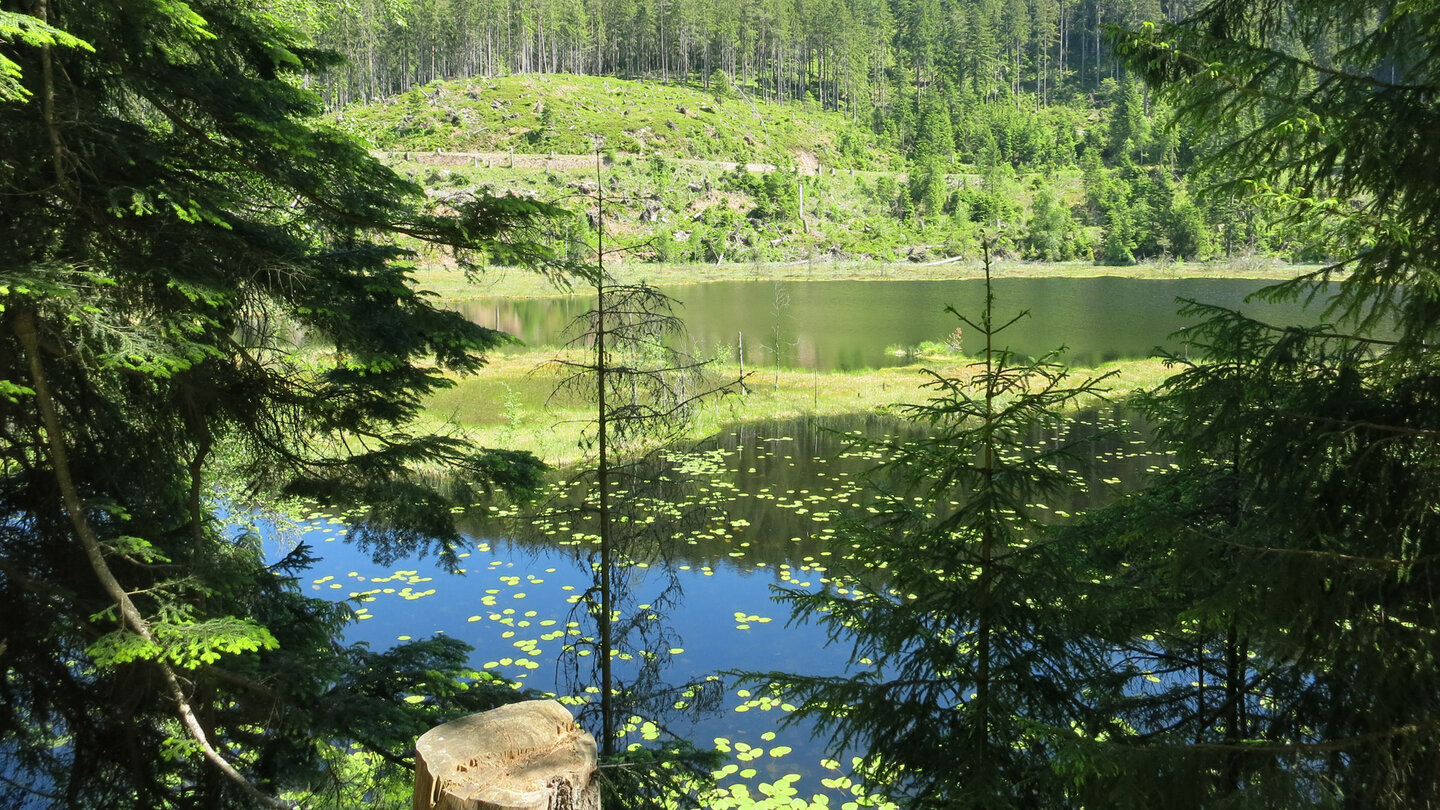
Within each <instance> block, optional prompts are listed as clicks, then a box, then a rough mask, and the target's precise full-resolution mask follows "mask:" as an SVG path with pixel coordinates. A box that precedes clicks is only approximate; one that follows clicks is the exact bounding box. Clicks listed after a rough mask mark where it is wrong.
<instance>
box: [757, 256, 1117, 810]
mask: <svg viewBox="0 0 1440 810" xmlns="http://www.w3.org/2000/svg"><path fill="white" fill-rule="evenodd" d="M987 264H988V261H987ZM951 311H952V312H955V311H954V310H951ZM955 314H956V315H957V317H958V318H959V319H960V320H961V322H963V323H964V324H965V325H966V326H967V327H969V328H970V329H971V330H972V334H977V335H978V336H979V337H981V338H982V339H983V340H984V351H983V354H981V355H980V356H979V359H978V360H977V361H976V363H975V364H974V366H973V367H972V368H971V371H972V372H973V373H972V374H968V375H965V376H962V377H959V378H949V377H945V376H943V375H940V374H937V373H934V372H926V373H927V374H928V375H929V376H930V378H931V379H930V382H929V388H930V389H932V390H933V391H934V396H933V397H931V399H930V400H928V401H927V402H925V403H922V404H917V405H911V406H907V407H906V408H905V409H904V410H905V413H906V415H907V417H908V418H909V419H911V420H913V421H915V422H916V423H918V424H921V425H924V426H925V427H927V428H928V433H927V434H926V435H925V436H924V437H923V438H920V439H917V440H914V441H912V442H909V443H905V444H900V445H897V446H893V447H890V448H888V450H889V452H891V453H892V454H893V455H892V457H891V459H890V460H889V461H887V462H886V463H885V464H884V465H883V467H882V468H881V471H882V472H884V473H886V474H888V475H889V476H893V477H894V480H896V481H898V482H900V483H899V485H898V486H897V487H893V488H888V489H887V491H886V492H885V500H886V502H887V506H888V508H887V509H884V510H882V511H883V512H884V513H885V514H884V516H883V518H881V519H879V520H876V521H874V522H871V523H869V524H865V525H858V526H855V527H853V528H852V529H851V536H850V538H849V539H851V540H852V541H854V542H852V543H850V544H847V545H850V546H852V547H854V548H857V549H858V550H857V551H854V552H852V553H851V554H850V555H849V556H848V557H847V558H846V559H845V561H844V563H843V567H844V569H845V570H846V571H847V572H849V573H851V574H852V575H854V576H855V577H856V578H857V579H858V581H860V582H862V583H868V584H867V585H865V586H863V587H860V588H859V590H858V592H857V593H855V594H854V595H853V596H849V597H847V596H842V595H839V594H837V593H836V592H835V591H834V590H832V589H829V588H827V589H825V590H821V591H818V592H804V591H794V590H791V591H785V592H783V593H782V595H781V598H782V599H783V600H784V601H787V602H789V603H790V604H791V607H792V610H793V613H794V619H795V620H796V621H808V620H815V621H818V622H820V623H821V624H822V625H824V626H825V627H826V628H827V630H828V632H829V635H830V639H831V641H832V642H834V643H849V644H851V645H852V653H851V658H852V661H853V662H854V667H855V671H854V672H853V673H852V674H847V675H844V676H833V677H815V676H805V675H795V674H778V673H769V674H766V675H764V676H756V677H757V678H759V679H761V680H767V681H769V682H770V683H772V684H776V685H779V686H780V687H781V688H783V689H784V690H785V691H786V692H787V693H788V694H789V696H790V698H789V699H790V700H791V701H792V702H794V703H796V704H797V705H798V707H799V708H798V711H797V712H796V713H795V715H794V716H795V717H803V718H808V719H810V720H813V721H814V722H815V723H816V724H817V727H818V728H819V729H820V730H821V731H822V732H823V733H829V734H830V735H831V745H832V748H833V749H834V750H846V751H848V750H856V751H862V752H865V754H864V757H863V760H862V762H861V764H860V765H859V772H860V773H861V775H863V776H864V778H865V779H866V780H867V781H869V782H871V784H872V785H873V786H874V787H875V788H876V789H878V790H880V791H882V792H883V793H885V794H887V795H889V796H890V797H891V798H893V799H895V800H896V801H898V802H900V803H902V804H903V805H905V806H910V807H991V808H994V807H1049V806H1056V805H1058V804H1060V803H1062V802H1063V799H1064V784H1063V783H1062V782H1061V780H1059V779H1057V778H1056V776H1055V773H1054V771H1053V770H1052V768H1051V766H1050V760H1051V759H1052V758H1053V757H1054V756H1055V754H1056V751H1057V740H1062V739H1063V738H1065V737H1068V736H1071V735H1072V734H1073V733H1074V732H1073V731H1072V728H1073V727H1075V726H1077V725H1080V724H1087V725H1088V724H1092V723H1094V722H1096V721H1095V720H1094V717H1095V714H1094V712H1092V711H1091V710H1090V706H1091V704H1093V703H1095V702H1098V701H1101V700H1103V698H1104V695H1105V688H1104V682H1105V672H1104V667H1103V661H1104V660H1105V656H1104V654H1103V650H1102V649H1100V648H1098V647H1097V646H1096V645H1095V644H1094V643H1093V642H1091V641H1089V640H1087V639H1093V638H1094V636H1093V635H1086V634H1083V633H1078V632H1073V631H1070V630H1067V628H1073V627H1076V626H1080V625H1083V623H1084V622H1086V621H1087V619H1086V616H1087V614H1088V611H1087V609H1086V605H1085V601H1086V595H1085V591H1084V587H1088V582H1089V578H1088V577H1085V576H1083V573H1082V569H1081V568H1080V567H1079V566H1082V565H1083V564H1084V563H1083V556H1081V555H1079V554H1078V553H1076V549H1074V548H1071V547H1069V546H1067V545H1065V544H1062V543H1056V542H1052V541H1051V540H1050V538H1049V537H1048V535H1047V532H1046V528H1045V524H1044V521H1043V520H1042V518H1041V515H1040V512H1039V510H1037V509H1036V508H1035V506H1034V504H1035V503H1036V502H1037V501H1038V500H1041V499H1043V498H1047V497H1051V496H1054V495H1057V494H1060V493H1061V492H1064V491H1067V490H1073V489H1074V488H1076V487H1077V486H1078V482H1077V480H1076V479H1075V477H1074V476H1073V475H1071V474H1070V473H1068V472H1067V471H1066V466H1065V465H1066V463H1067V462H1068V461H1070V460H1073V452H1074V450H1075V447H1074V446H1073V445H1072V444H1071V443H1070V442H1068V441H1064V440H1062V441H1052V442H1046V443H1043V444H1041V445H1040V446H1038V447H1037V442H1036V439H1037V437H1039V436H1046V435H1051V436H1053V435H1055V434H1054V432H1055V431H1057V430H1058V429H1059V428H1060V423H1061V417H1060V415H1059V412H1060V410H1061V409H1063V408H1065V407H1066V406H1068V405H1070V404H1071V403H1073V402H1074V401H1075V400H1076V399H1078V398H1084V397H1090V396H1094V395H1096V394H1098V393H1100V391H1101V388H1100V386H1101V384H1102V380H1103V378H1100V379H1087V380H1082V381H1078V382H1077V381H1074V380H1072V379H1071V378H1070V375H1069V374H1068V373H1067V372H1066V371H1065V369H1064V368H1063V367H1062V366H1060V365H1058V364H1056V363H1055V362H1054V359H1053V357H1049V356H1047V357H1043V358H1040V359H1036V360H1032V359H1026V358H1019V357H1017V356H1015V355H1014V354H1012V353H1011V352H1010V351H1008V350H1007V349H1004V348H1001V347H999V346H998V345H997V344H996V342H995V341H996V338H997V337H998V336H999V335H1000V334H1001V333H1002V332H1003V330H1004V329H1005V328H1006V327H1008V326H1010V325H1011V324H1013V323H1015V321H1016V320H1018V319H1019V318H1020V317H1024V313H1022V314H1021V315H1020V316H1016V318H1015V319H1012V320H1010V321H1007V322H1004V323H997V322H996V321H995V320H994V296H993V294H992V293H990V292H989V291H988V287H987V296H986V303H985V306H984V309H983V311H982V313H981V314H980V315H979V316H978V318H976V319H973V320H972V319H971V318H968V317H966V316H964V315H961V314H959V313H958V312H956V313H955ZM1080 583H1086V585H1084V586H1082V585H1080ZM1094 731H1096V732H1098V731H1099V729H1094Z"/></svg>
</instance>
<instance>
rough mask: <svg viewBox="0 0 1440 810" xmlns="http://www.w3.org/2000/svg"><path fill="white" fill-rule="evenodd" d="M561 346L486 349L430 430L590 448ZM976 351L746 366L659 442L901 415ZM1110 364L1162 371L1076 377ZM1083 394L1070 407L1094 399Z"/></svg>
mask: <svg viewBox="0 0 1440 810" xmlns="http://www.w3.org/2000/svg"><path fill="white" fill-rule="evenodd" d="M564 355H565V352H564V351H561V350H555V349H551V348H537V349H533V350H527V351H523V352H503V353H498V354H496V355H494V356H493V357H492V358H491V360H490V362H489V364H488V365H487V366H486V367H485V368H483V369H481V370H479V371H478V372H476V373H474V374H471V375H467V376H466V377H464V378H463V379H457V380H456V381H455V385H454V387H452V388H449V389H447V390H445V391H443V392H441V393H438V394H436V395H434V396H432V397H430V398H429V399H428V400H427V401H426V403H425V412H424V413H425V418H426V419H427V420H429V421H431V422H432V423H433V424H434V425H435V430H436V431H437V432H448V431H450V430H453V429H455V428H459V429H461V430H462V431H464V432H465V434H466V435H468V436H470V437H471V438H473V439H474V440H475V441H476V442H477V443H478V444H479V445H481V446H482V447H506V448H510V449H514V450H523V451H526V452H531V453H534V454H535V455H536V456H538V457H539V458H540V459H541V460H542V461H544V462H545V463H547V464H551V465H554V466H557V467H566V466H570V465H573V464H576V463H579V462H581V461H582V460H584V458H585V457H586V455H587V453H588V452H589V451H588V450H587V449H586V446H585V444H584V441H583V439H584V434H585V432H586V430H587V429H589V427H590V425H591V422H592V421H593V418H594V404H593V403H590V402H587V401H585V400H584V399H583V398H576V397H573V396H571V397H568V398H567V397H565V396H556V394H555V392H556V386H557V384H558V382H559V380H560V378H561V376H562V374H563V369H562V368H560V367H559V366H556V365H555V363H554V361H555V360H556V359H557V357H563V356H564ZM976 362H977V359H976V358H975V357H965V356H961V355H957V354H955V353H953V352H950V353H943V354H934V355H927V356H926V357H925V358H924V359H923V362H917V363H913V364H910V365H904V366H892V367H888V368H883V369H869V370H864V371H844V372H837V371H832V372H816V371H811V370H807V369H803V368H770V367H765V366H758V367H757V366H752V365H747V366H746V368H745V370H746V372H747V375H748V376H747V377H746V380H747V388H748V393H729V394H726V395H724V396H722V397H715V398H712V399H711V400H708V401H706V402H704V403H702V404H699V405H697V406H696V407H695V409H694V410H693V412H692V414H691V416H690V418H689V420H688V421H687V423H686V425H685V428H684V430H683V431H682V432H680V433H678V434H668V435H666V436H665V437H664V438H665V440H667V441H669V440H674V441H697V440H700V439H703V438H705V437H707V436H710V435H713V434H714V433H716V432H718V431H720V430H721V429H723V428H726V427H730V426H732V425H734V424H736V423H745V422H761V421H778V420H788V419H796V418H803V417H812V416H813V417H826V416H840V415H845V414H852V413H878V414H887V415H891V416H893V417H895V418H896V419H900V418H901V416H900V414H899V411H898V410H897V406H899V405H901V404H904V403H914V402H922V401H924V400H925V398H926V396H927V392H926V390H925V388H924V383H925V381H926V379H927V378H926V377H925V376H924V375H923V374H922V373H921V372H922V369H931V370H933V371H935V372H937V373H939V374H942V375H945V376H946V377H950V378H954V379H957V380H964V379H967V378H968V377H969V376H970V375H971V374H973V373H975V368H976V366H975V365H974V364H975V363H976ZM1111 372H1114V376H1112V377H1111V378H1109V379H1108V380H1107V381H1106V383H1105V385H1104V386H1103V387H1104V388H1105V389H1106V391H1105V397H1106V398H1107V399H1109V400H1113V401H1121V400H1124V399H1125V398H1126V397H1127V396H1128V395H1130V394H1132V393H1134V392H1136V391H1141V390H1148V389H1151V388H1153V387H1155V386H1156V385H1158V384H1159V383H1161V382H1162V381H1164V379H1165V378H1166V377H1167V376H1168V375H1169V373H1170V369H1169V368H1168V367H1167V366H1166V364H1165V363H1164V362H1163V361H1162V360H1159V359H1149V360H1122V361H1116V362H1113V363H1106V364H1103V365H1101V366H1099V367H1097V368H1095V369H1077V370H1076V372H1075V373H1076V374H1079V375H1082V376H1097V377H1098V376H1100V375H1103V374H1109V373H1111ZM739 375H740V367H739V366H738V365H736V364H734V363H716V364H713V365H711V366H709V367H708V368H707V369H706V377H707V379H708V380H709V381H711V382H723V381H733V380H738V379H739ZM1097 402H1098V400H1096V399H1094V398H1083V399H1081V400H1079V401H1077V402H1076V403H1074V407H1076V408H1084V407H1087V406H1088V407H1093V406H1094V405H1095V404H1097Z"/></svg>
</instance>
